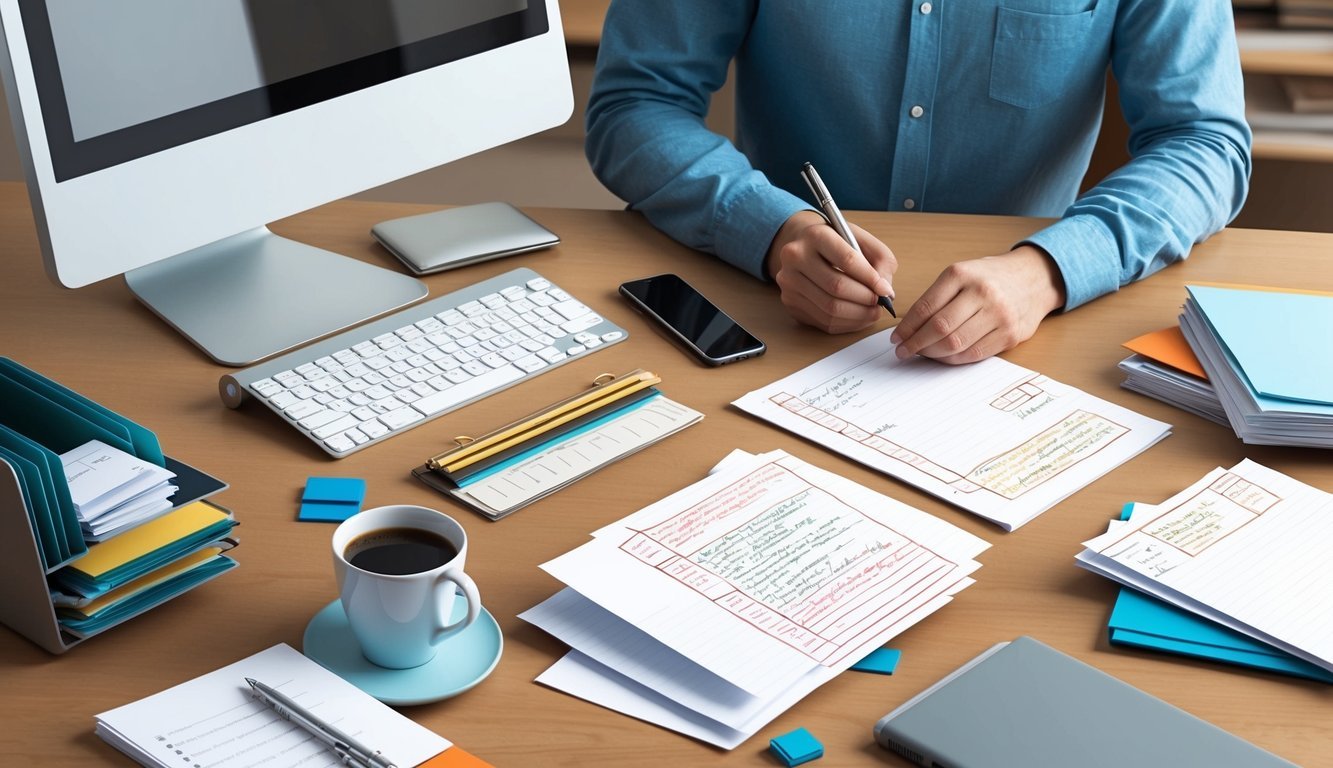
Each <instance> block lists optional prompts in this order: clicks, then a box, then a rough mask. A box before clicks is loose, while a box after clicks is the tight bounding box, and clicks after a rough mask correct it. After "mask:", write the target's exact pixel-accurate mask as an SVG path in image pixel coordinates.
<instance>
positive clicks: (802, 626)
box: [519, 451, 989, 749]
mask: <svg viewBox="0 0 1333 768" xmlns="http://www.w3.org/2000/svg"><path fill="white" fill-rule="evenodd" d="M988 546H989V544H987V543H986V542H985V541H983V540H981V539H979V538H977V537H975V536H973V535H971V534H969V533H967V532H965V531H963V530H961V529H959V528H957V527H955V526H953V525H951V524H950V523H946V522H944V521H942V520H940V519H938V518H935V517H933V516H931V515H928V514H926V513H924V512H922V511H920V510H917V509H913V508H911V507H908V506H906V505H904V504H902V503H900V502H898V501H895V500H893V499H891V498H889V497H887V496H883V495H881V494H878V493H875V492H874V491H871V490H869V489H867V488H865V487H862V486H860V485H857V484H856V483H853V482H851V481H849V480H847V479H845V478H842V477H839V476H837V475H834V474H832V473H829V472H826V471H824V470H821V469H819V468H817V467H814V466H811V465H810V464H807V463H805V462H803V461H801V460H799V459H797V458H795V457H793V456H790V455H788V454H786V453H784V452H782V451H775V452H772V453H767V454H763V455H759V456H754V455H750V454H746V453H741V452H735V453H733V454H732V455H731V456H729V457H728V458H727V459H726V460H724V461H723V462H722V463H721V464H720V465H719V466H718V467H717V468H716V469H715V470H714V472H713V474H711V475H710V476H709V477H707V478H706V479H704V480H702V481H700V482H698V483H695V484H694V485H691V486H689V487H687V488H685V489H683V490H681V491H679V492H677V493H675V494H672V495H671V496H669V497H667V498H666V499H663V500H662V501H660V502H657V503H656V504H653V505H651V506H648V507H646V508H644V509H642V510H640V511H639V512H636V513H634V514H632V515H630V516H629V517H626V518H624V519H622V520H620V521H619V522H616V523H613V524H611V525H609V526H607V527H605V528H602V529H601V530H599V531H596V532H594V534H593V540H592V541H591V542H588V543H587V544H584V545H583V546H581V547H579V548H577V549H575V550H573V551H572V552H569V553H567V554H565V555H563V556H561V557H559V558H556V559H555V560H552V561H551V562H548V563H546V564H545V565H543V566H542V567H543V568H544V569H545V570H546V571H547V572H548V573H550V574H551V575H552V576H555V577H556V578H557V579H559V580H560V581H562V582H564V583H565V584H566V585H567V588H566V589H564V590H562V591H560V592H558V593H557V594H556V595H555V596H554V597H552V598H550V599H549V600H547V601H545V602H543V603H541V604H540V605H538V606H536V607H534V608H532V609H530V610H528V611H527V612H525V613H523V614H521V615H520V617H519V618H522V619H524V620H525V621H528V622H530V623H532V624H534V625H535V626H537V627H539V628H541V629H543V630H545V631H546V632H548V633H550V634H551V635H553V636H555V637H556V638H558V639H560V640H562V641H563V642H565V643H567V644H568V645H569V646H571V648H572V650H571V651H570V652H569V653H568V654H567V655H566V656H564V657H563V658H562V659H560V660H559V661H558V662H556V664H555V665H554V666H552V667H551V668H550V669H548V670H546V671H545V672H543V673H542V674H541V675H540V676H539V677H538V678H537V682H539V683H543V684H545V685H548V686H550V687H552V688H555V689H558V690H561V691H564V692H566V693H569V694H571V695H573V696H577V697H579V698H582V699H585V700H587V701H590V702H592V703H595V704H598V705H600V706H603V707H607V708H609V709H613V710H617V711H620V712H623V713H625V714H627V715H630V716H631V717H635V718H638V719H640V720H645V721H647V722H650V723H654V724H657V725H660V726H662V727H665V728H668V729H671V730H675V731H678V732H680V733H683V734H686V735H688V736H691V737H693V738H696V739H699V740H701V741H705V742H707V743H709V744H713V745H715V746H718V747H721V748H723V749H732V748H734V747H736V746H737V745H739V744H740V743H741V742H743V741H745V740H746V739H748V738H749V737H750V736H752V735H753V734H754V733H755V732H757V731H758V730H759V729H760V728H762V727H763V726H764V725H766V724H767V723H768V722H769V721H771V720H772V719H773V718H775V717H777V716H778V715H779V714H781V713H782V712H783V711H785V710H786V709H787V708H789V707H791V706H792V705H793V704H795V703H796V702H798V701H799V700H800V699H801V698H803V697H804V696H805V695H807V694H809V693H810V692H811V691H813V690H814V689H815V688H817V687H819V686H820V685H822V684H823V683H825V682H827V681H829V680H831V679H833V678H834V677H835V676H837V675H838V674H839V673H841V672H843V671H844V670H846V669H847V668H849V667H850V666H852V665H853V664H854V663H856V662H857V661H859V660H860V659H862V658H863V657H865V656H866V655H867V654H869V653H870V652H871V651H873V650H875V649H877V648H879V647H881V646H882V645H883V644H884V643H885V642H886V641H888V640H889V639H890V638H892V637H894V636H896V635H898V634H899V633H901V632H902V631H904V630H906V629H907V628H908V627H911V626H912V625H914V624H916V623H917V622H918V621H921V620H922V619H924V618H926V617H927V616H929V615H930V614H931V613H933V612H935V611H936V610H938V609H939V608H941V607H943V606H944V605H945V604H947V603H948V602H949V601H950V600H952V598H953V596H954V595H956V594H957V593H958V592H960V591H961V590H963V589H965V588H966V587H968V586H970V585H971V584H972V583H973V580H972V578H971V576H970V575H971V574H972V573H973V572H974V571H976V569H977V568H978V567H980V564H979V563H977V562H976V560H975V559H974V558H975V557H976V556H977V555H979V554H980V553H981V552H982V551H984V550H985V549H986V548H987V547H988Z"/></svg>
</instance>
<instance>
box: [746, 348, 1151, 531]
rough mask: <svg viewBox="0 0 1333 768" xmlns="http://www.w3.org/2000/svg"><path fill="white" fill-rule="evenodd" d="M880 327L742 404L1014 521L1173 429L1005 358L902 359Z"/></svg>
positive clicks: (1000, 519)
mask: <svg viewBox="0 0 1333 768" xmlns="http://www.w3.org/2000/svg"><path fill="white" fill-rule="evenodd" d="M888 335H889V332H888V331H885V332H883V333H879V334H875V335H874V336H870V337H867V338H865V339H862V340H861V341H859V342H857V343H856V344H853V345H851V346H850V347H847V348H846V349H844V350H842V351H841V352H838V353H836V354H834V355H832V356H830V357H828V358H825V359H824V360H821V361H819V362H818V363H815V364H814V365H812V366H810V367H808V368H805V369H804V370H801V371H798V372H797V373H795V374H792V375H791V376H788V377H787V378H785V379H782V380H780V381H777V382H774V383H773V384H770V385H769V386H767V387H764V388H763V389H760V390H756V391H754V392H751V393H749V394H747V395H745V396H744V397H742V398H740V399H739V400H737V401H736V402H735V403H733V405H735V406H737V407H738V408H740V409H742V410H744V411H747V412H749V413H752V414H754V415H755V416H758V417H760V418H762V419H765V420H767V421H769V422H772V423H773V424H776V425H777V426H780V427H782V428H784V429H787V430H789V431H791V432H794V433H796V434H798V435H800V436H802V437H805V438H807V439H809V440H812V441H814V442H816V443H819V444H820V445H823V446H826V447H828V448H831V449H832V450H835V451H837V452H838V453H841V454H843V455H845V456H847V457H848V458H851V459H855V460H856V461H859V462H861V463H863V464H866V465H867V466H870V467H873V468H875V469H877V470H879V471H881V472H884V473H885V474H888V475H890V476H892V477H896V478H898V479H900V480H904V481H906V482H909V483H911V484H912V485H915V486H917V487H919V488H921V489H922V490H924V491H926V492H928V493H931V494H934V495H935V496H938V497H940V498H942V499H944V500H946V501H949V502H951V503H953V504H957V505H958V506H960V507H962V508H963V509H966V510H968V511H970V512H974V513H976V514H978V515H981V516H982V517H984V518H986V519H988V520H991V521H993V522H995V523H997V524H999V525H1000V526H1001V527H1003V528H1004V529H1005V530H1013V529H1015V528H1017V527H1019V526H1021V525H1023V524H1024V523H1026V522H1028V521H1029V520H1031V519H1032V518H1034V517H1036V516H1037V515H1039V514H1041V513H1042V512H1044V511H1046V510H1047V509H1049V508H1050V507H1051V506H1053V505H1055V504H1056V503H1058V502H1059V501H1061V500H1062V499H1064V498H1065V497H1067V496H1069V495H1070V494H1071V493H1073V492H1074V491H1077V490H1078V489H1080V488H1082V487H1083V486H1085V485H1087V484H1088V483H1090V482H1092V481H1093V480H1095V479H1097V478H1098V477H1101V476H1102V475H1103V474H1105V473H1107V472H1109V471H1110V470H1111V469H1114V468H1115V467H1117V466H1119V465H1120V464H1122V463H1124V462H1125V461H1127V460H1129V459H1130V458H1133V457H1134V456H1136V455H1138V454H1139V453H1140V452H1142V451H1143V450H1145V449H1146V448H1148V447H1149V446H1151V445H1153V444H1154V443H1156V442H1157V441H1158V440H1161V439H1162V438H1163V437H1165V436H1166V435H1167V434H1168V433H1169V431H1170V425H1168V424H1164V423H1162V422H1160V421H1156V420H1153V419H1149V418H1147V417H1144V416H1141V415H1139V414H1136V413H1134V412H1133V411H1130V410H1127V409H1125V408H1122V407H1120V406H1118V405H1115V404H1113V403H1109V402H1107V401H1105V400H1101V399H1099V398H1096V397H1093V396H1092V395H1089V394H1088V393H1086V392H1083V391H1081V390H1078V389H1074V388H1073V387H1070V386H1067V385H1064V384H1061V383H1060V382H1057V381H1053V380H1051V379H1048V378H1046V377H1045V376H1043V375H1041V374H1039V373H1036V372H1034V371H1029V370H1027V369H1026V368H1022V367H1019V366H1017V365H1014V364H1012V363H1009V362H1007V361H1005V360H1001V359H999V358H991V359H989V360H983V361H982V362H980V363H975V364H972V365H966V366H948V365H943V364H940V363H936V362H934V361H932V360H927V359H925V358H920V357H917V358H911V359H908V360H898V359H897V358H896V357H895V356H894V345H893V344H892V343H891V342H889V339H888Z"/></svg>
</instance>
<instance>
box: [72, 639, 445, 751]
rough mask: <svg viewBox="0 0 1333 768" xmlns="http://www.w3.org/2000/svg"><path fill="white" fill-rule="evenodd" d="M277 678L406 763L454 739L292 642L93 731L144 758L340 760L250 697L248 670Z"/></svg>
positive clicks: (145, 702) (103, 717)
mask: <svg viewBox="0 0 1333 768" xmlns="http://www.w3.org/2000/svg"><path fill="white" fill-rule="evenodd" d="M247 677H252V678H254V679H256V680H260V681H263V682H266V683H268V684H269V685H272V686H273V687H275V688H277V689H278V690H279V691H282V692H283V693H284V694H286V695H287V696H289V697H291V698H292V699H294V700H295V701H296V702H297V703H298V704H300V705H302V706H303V707H305V708H306V709H308V710H309V711H311V712H313V713H314V714H316V715H317V716H319V717H321V718H323V719H324V720H325V721H326V722H328V723H330V724H332V725H333V726H335V727H337V728H339V729H341V730H342V731H344V732H345V733H347V734H348V735H349V736H351V737H353V738H356V739H360V740H362V741H363V742H365V743H366V744H368V745H372V746H374V747H375V748H376V749H379V750H381V751H383V753H384V755H385V757H387V758H388V759H390V760H391V761H392V762H393V763H394V764H396V765H400V766H413V765H419V764H420V763H422V762H424V761H426V760H427V759H429V758H430V757H432V756H433V755H437V754H439V753H440V752H442V751H444V750H446V749H448V748H449V747H450V742H449V741H448V740H446V739H444V738H441V737H440V736H437V735H435V734H434V733H431V732H430V731H429V730H427V729H425V728H423V727H421V726H420V725H417V724H416V723H414V722H412V721H411V720H408V719H407V718H406V717H403V716H402V715H400V714H398V713H397V712H394V711H393V710H392V709H389V708H388V707H387V706H385V705H383V704H381V703H380V702H378V701H376V700H375V699H372V698H371V697H370V696H369V695H367V694H365V693H363V692H362V691H360V690H359V689H357V688H355V687H354V686H352V685H351V684H350V683H348V682H346V681H344V680H343V679H342V678H340V677H338V676H337V675H335V674H333V673H332V672H329V671H328V670H326V669H324V668H323V667H321V666H319V665H318V664H316V663H315V662H313V661H311V660H310V659H308V658H306V657H305V656H302V655H301V654H299V653H297V652H296V651H295V650H293V649H292V648H291V647H290V646H287V645H275V646H273V647H272V648H269V649H268V650H266V651H261V652H260V653H257V654H255V655H253V656H250V657H249V658H246V659H242V660H241V661H238V662H236V663H235V664H230V665H228V666H225V667H223V668H221V669H218V670H216V671H213V672H210V673H208V674H206V675H204V676H202V677H198V678H195V679H194V680H191V681H189V682H186V683H182V684H180V685H178V686H176V687H174V688H171V689H168V690H166V691H162V692H161V693H158V694H156V695H153V696H150V697H148V698H146V699H142V700H140V701H136V702H134V703H132V704H126V705H125V706H123V707H119V708H117V709H113V710H111V711H110V712H103V713H102V714H100V715H98V716H97V735H98V736H101V737H102V738H103V739H105V740H107V741H108V742H109V743H111V744H112V745H113V746H115V747H116V748H117V749H119V750H121V751H123V752H125V753H126V754H128V755H130V756H131V757H133V758H134V759H135V760H137V761H139V762H140V763H142V764H144V765H170V766H176V767H177V768H205V767H206V766H207V767H208V768H250V767H252V766H261V765H262V766H268V767H271V768H298V766H299V768H335V766H341V765H342V764H343V762H342V760H341V759H339V757H338V755H337V754H335V753H334V752H333V750H331V749H329V748H328V747H326V746H325V745H324V744H323V743H322V742H320V741H318V740H317V739H315V738H314V737H313V736H311V735H310V733H309V732H308V731H306V730H304V729H302V728H301V727H300V726H298V725H296V724H295V723H292V722H290V721H288V720H285V719H283V718H282V717H280V716H279V715H278V713H277V712H276V711H275V710H274V709H273V708H272V707H269V706H268V705H266V704H264V703H262V702H260V701H257V700H256V699H254V698H253V697H252V696H251V695H250V689H249V686H247V685H246V682H245V678H247Z"/></svg>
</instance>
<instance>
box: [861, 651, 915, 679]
mask: <svg viewBox="0 0 1333 768" xmlns="http://www.w3.org/2000/svg"><path fill="white" fill-rule="evenodd" d="M902 656H903V652H902V651H899V650H895V649H893V648H876V649H875V650H873V651H871V652H870V655H869V656H866V657H865V658H864V659H861V660H860V661H858V662H856V663H855V664H853V665H852V669H854V670H856V671H857V672H876V673H878V674H881V675H891V674H893V670H895V669H897V668H898V660H899V659H901V658H902Z"/></svg>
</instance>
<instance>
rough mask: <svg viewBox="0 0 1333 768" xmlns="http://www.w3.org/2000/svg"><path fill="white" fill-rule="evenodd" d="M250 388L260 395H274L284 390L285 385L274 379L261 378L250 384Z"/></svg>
mask: <svg viewBox="0 0 1333 768" xmlns="http://www.w3.org/2000/svg"><path fill="white" fill-rule="evenodd" d="M250 389H252V390H254V392H255V394H257V395H259V396H260V397H273V396H274V395H276V394H278V393H279V392H281V391H283V386H282V385H281V384H279V383H278V382H276V381H274V380H273V379H260V380H259V381H256V382H255V383H254V384H251V385H250Z"/></svg>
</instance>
